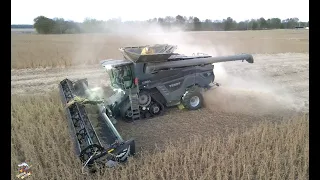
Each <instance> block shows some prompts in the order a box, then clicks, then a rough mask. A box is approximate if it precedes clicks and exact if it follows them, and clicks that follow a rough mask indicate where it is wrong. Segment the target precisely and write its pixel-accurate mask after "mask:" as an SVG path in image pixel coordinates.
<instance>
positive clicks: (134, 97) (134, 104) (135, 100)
mask: <svg viewBox="0 0 320 180" xmlns="http://www.w3.org/2000/svg"><path fill="white" fill-rule="evenodd" d="M136 89H137V88H135V89H130V90H129V100H130V105H131V110H132V121H135V120H138V119H140V109H139V96H138V93H137V90H136Z"/></svg>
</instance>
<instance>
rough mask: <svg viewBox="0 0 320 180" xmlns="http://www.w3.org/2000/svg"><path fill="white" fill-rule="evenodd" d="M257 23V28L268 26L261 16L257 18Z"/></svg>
mask: <svg viewBox="0 0 320 180" xmlns="http://www.w3.org/2000/svg"><path fill="white" fill-rule="evenodd" d="M258 23H259V29H266V28H268V23H267V21H266V20H265V19H264V18H263V17H262V18H260V19H259V21H258Z"/></svg>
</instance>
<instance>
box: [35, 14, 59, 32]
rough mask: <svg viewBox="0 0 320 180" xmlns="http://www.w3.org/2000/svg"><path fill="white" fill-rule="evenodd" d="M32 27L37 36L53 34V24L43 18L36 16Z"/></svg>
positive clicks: (51, 21)
mask: <svg viewBox="0 0 320 180" xmlns="http://www.w3.org/2000/svg"><path fill="white" fill-rule="evenodd" d="M33 21H34V24H33V27H34V28H35V29H36V31H37V32H38V33H39V34H50V33H53V31H54V28H55V22H54V20H52V19H49V18H47V17H45V16H38V17H36V18H35V19H34V20H33Z"/></svg>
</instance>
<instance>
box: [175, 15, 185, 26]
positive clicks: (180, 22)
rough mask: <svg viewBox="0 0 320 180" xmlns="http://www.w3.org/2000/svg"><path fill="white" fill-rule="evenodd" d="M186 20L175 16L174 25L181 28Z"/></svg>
mask: <svg viewBox="0 0 320 180" xmlns="http://www.w3.org/2000/svg"><path fill="white" fill-rule="evenodd" d="M185 22H186V19H184V17H183V16H181V15H177V16H176V24H177V26H178V27H183V26H184V25H185Z"/></svg>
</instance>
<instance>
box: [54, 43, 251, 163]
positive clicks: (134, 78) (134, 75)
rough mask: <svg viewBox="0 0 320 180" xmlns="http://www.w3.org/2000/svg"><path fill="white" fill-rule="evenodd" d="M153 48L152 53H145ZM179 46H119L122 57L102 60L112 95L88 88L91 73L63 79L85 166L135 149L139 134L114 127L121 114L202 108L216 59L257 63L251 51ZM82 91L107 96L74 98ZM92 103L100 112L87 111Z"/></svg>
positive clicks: (110, 160) (130, 117) (143, 116)
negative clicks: (196, 50) (192, 51)
mask: <svg viewBox="0 0 320 180" xmlns="http://www.w3.org/2000/svg"><path fill="white" fill-rule="evenodd" d="M148 48H149V49H152V51H153V53H152V54H142V52H143V51H144V50H145V49H148ZM176 48H177V47H176V46H173V45H167V44H158V45H152V46H139V47H124V48H120V51H121V52H122V54H123V56H124V59H123V60H112V59H110V60H103V61H101V65H102V66H103V67H104V68H105V69H106V72H107V73H108V74H109V78H110V84H111V88H112V89H113V90H115V91H114V94H113V95H112V96H109V97H97V96H96V95H95V93H93V89H89V87H88V82H87V79H80V80H77V81H71V80H69V79H64V80H63V81H61V82H60V84H59V88H60V93H61V98H62V102H63V104H64V105H66V104H68V103H70V102H71V101H72V102H73V103H72V104H71V105H70V104H69V105H68V106H66V113H67V119H68V121H69V127H70V130H71V134H72V136H73V137H74V144H75V147H76V153H77V155H78V156H79V157H80V159H81V161H82V162H83V163H84V165H85V166H88V167H92V165H93V164H94V163H95V164H102V165H110V163H112V164H116V163H119V162H120V163H121V162H125V161H126V160H127V158H128V157H129V156H130V155H134V154H135V142H134V140H128V141H125V140H123V139H122V137H121V136H120V134H119V133H118V131H117V130H116V128H115V127H114V124H116V122H117V120H119V119H122V120H124V121H127V122H133V121H135V120H138V119H148V118H152V117H155V116H159V115H161V114H163V112H164V110H165V109H166V108H167V107H172V106H177V105H179V104H180V105H181V104H182V105H183V106H184V107H185V108H186V109H189V110H196V109H199V108H201V107H202V105H203V97H202V92H203V90H205V89H210V88H211V87H214V86H216V85H217V86H218V84H216V83H215V82H214V80H215V75H214V72H213V68H214V65H213V63H217V62H227V61H238V60H242V61H243V60H246V61H247V62H248V63H253V57H252V55H250V54H240V55H234V56H222V57H212V56H209V55H199V54H197V55H192V56H185V55H181V54H177V53H174V51H175V50H176ZM78 97H81V98H86V99H88V100H90V101H94V100H101V99H102V98H103V99H107V100H106V101H101V102H99V101H96V102H98V103H97V104H93V105H90V104H86V103H81V102H78V101H74V99H75V98H78ZM90 101H89V102H90ZM92 107H95V112H96V114H97V116H96V117H89V115H88V111H89V110H88V109H89V108H92Z"/></svg>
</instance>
